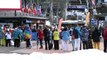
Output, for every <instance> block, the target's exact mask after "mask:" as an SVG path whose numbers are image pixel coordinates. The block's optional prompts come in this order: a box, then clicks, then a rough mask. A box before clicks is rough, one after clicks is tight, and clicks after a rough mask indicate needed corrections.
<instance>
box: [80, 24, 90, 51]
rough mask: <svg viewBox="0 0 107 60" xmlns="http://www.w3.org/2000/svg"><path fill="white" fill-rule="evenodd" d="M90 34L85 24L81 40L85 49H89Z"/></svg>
mask: <svg viewBox="0 0 107 60" xmlns="http://www.w3.org/2000/svg"><path fill="white" fill-rule="evenodd" d="M88 36H89V31H88V29H87V27H86V26H83V28H82V29H81V40H82V43H83V49H88Z"/></svg>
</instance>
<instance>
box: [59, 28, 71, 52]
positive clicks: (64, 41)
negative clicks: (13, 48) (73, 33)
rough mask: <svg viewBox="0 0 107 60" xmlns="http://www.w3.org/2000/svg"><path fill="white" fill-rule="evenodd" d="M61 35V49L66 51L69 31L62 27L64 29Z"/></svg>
mask: <svg viewBox="0 0 107 60" xmlns="http://www.w3.org/2000/svg"><path fill="white" fill-rule="evenodd" d="M61 36H62V49H63V50H64V51H65V52H66V51H68V43H69V37H70V34H69V31H67V28H64V30H63V31H62V33H61Z"/></svg>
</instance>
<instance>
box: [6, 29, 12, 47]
mask: <svg viewBox="0 0 107 60" xmlns="http://www.w3.org/2000/svg"><path fill="white" fill-rule="evenodd" d="M5 36H6V47H8V46H9V47H10V46H11V39H12V34H11V32H10V31H9V29H7V31H6V33H5Z"/></svg>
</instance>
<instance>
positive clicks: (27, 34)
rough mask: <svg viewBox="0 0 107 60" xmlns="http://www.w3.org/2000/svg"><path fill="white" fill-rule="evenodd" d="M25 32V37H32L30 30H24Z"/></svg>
mask: <svg viewBox="0 0 107 60" xmlns="http://www.w3.org/2000/svg"><path fill="white" fill-rule="evenodd" d="M24 34H25V39H30V38H31V33H30V31H27V30H25V31H24Z"/></svg>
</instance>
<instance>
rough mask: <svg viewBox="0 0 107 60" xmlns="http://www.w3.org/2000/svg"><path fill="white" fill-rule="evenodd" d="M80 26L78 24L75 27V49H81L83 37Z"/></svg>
mask: <svg viewBox="0 0 107 60" xmlns="http://www.w3.org/2000/svg"><path fill="white" fill-rule="evenodd" d="M80 29H81V28H80V27H79V25H77V26H76V27H75V28H74V29H73V38H74V40H75V50H80V43H81V42H80V41H81V40H80V39H81V31H80Z"/></svg>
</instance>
